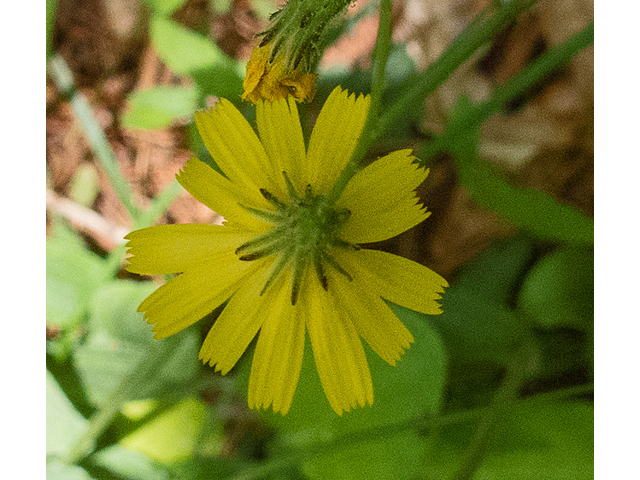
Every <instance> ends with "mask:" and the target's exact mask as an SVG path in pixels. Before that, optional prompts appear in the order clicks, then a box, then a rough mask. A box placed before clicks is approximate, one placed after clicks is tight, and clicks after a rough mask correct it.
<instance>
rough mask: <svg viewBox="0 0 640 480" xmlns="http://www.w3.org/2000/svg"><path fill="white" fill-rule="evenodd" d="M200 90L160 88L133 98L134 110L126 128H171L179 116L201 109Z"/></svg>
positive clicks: (132, 96) (126, 120)
mask: <svg viewBox="0 0 640 480" xmlns="http://www.w3.org/2000/svg"><path fill="white" fill-rule="evenodd" d="M199 95H200V92H199V90H198V88H197V87H195V86H191V87H173V86H158V87H153V88H151V89H149V90H140V91H137V92H133V93H132V94H131V95H129V97H128V100H129V103H130V109H129V111H128V112H127V113H125V115H124V117H123V119H122V124H123V126H125V127H126V128H141V129H150V130H158V129H162V128H166V127H168V126H170V125H171V124H172V123H173V121H174V120H175V119H177V118H179V117H187V116H190V115H192V114H193V112H194V110H196V109H197V108H198V97H199Z"/></svg>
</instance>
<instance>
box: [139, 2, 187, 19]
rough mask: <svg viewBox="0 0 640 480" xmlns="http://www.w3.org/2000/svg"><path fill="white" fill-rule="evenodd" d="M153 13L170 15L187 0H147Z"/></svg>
mask: <svg viewBox="0 0 640 480" xmlns="http://www.w3.org/2000/svg"><path fill="white" fill-rule="evenodd" d="M146 2H147V3H148V4H149V6H150V7H151V9H152V10H153V13H156V14H159V15H164V16H166V17H168V16H170V15H171V14H172V13H173V12H175V11H176V10H177V9H179V8H180V7H181V6H182V5H184V4H185V3H186V2H187V0H146Z"/></svg>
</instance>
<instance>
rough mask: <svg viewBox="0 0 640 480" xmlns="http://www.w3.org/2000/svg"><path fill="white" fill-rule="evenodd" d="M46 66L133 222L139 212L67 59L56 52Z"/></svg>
mask: <svg viewBox="0 0 640 480" xmlns="http://www.w3.org/2000/svg"><path fill="white" fill-rule="evenodd" d="M47 67H48V68H47V71H48V73H49V75H50V76H51V78H52V79H53V81H54V82H55V83H56V85H57V87H58V89H59V90H60V92H61V93H62V94H63V95H66V96H67V97H68V98H69V99H70V102H71V106H72V107H73V113H74V114H75V116H76V119H77V120H78V123H79V124H80V126H81V127H82V129H83V130H84V133H85V135H86V136H87V139H88V140H89V143H90V145H91V148H92V149H93V152H94V154H95V155H96V157H98V160H99V161H100V164H101V165H102V168H103V169H104V170H105V172H106V174H107V178H108V179H109V183H110V184H111V186H112V187H113V189H114V190H115V192H116V195H118V198H119V199H120V202H121V203H122V205H124V208H125V209H126V210H127V212H128V213H129V216H130V217H131V218H132V219H133V220H134V221H135V220H136V219H137V217H138V214H139V212H140V211H139V210H138V208H137V207H136V206H135V205H133V203H132V201H131V197H132V195H131V189H130V188H129V184H128V183H127V181H126V180H125V178H124V177H123V176H122V172H121V171H120V167H119V166H118V161H117V159H116V155H115V153H114V152H113V149H112V148H111V146H110V145H109V141H108V140H107V137H106V135H105V134H104V132H103V131H102V129H101V128H100V125H98V122H97V121H96V119H95V117H94V116H93V112H92V111H91V107H90V105H89V102H87V99H86V98H85V96H84V95H82V94H81V93H79V92H77V91H76V90H75V87H74V85H73V74H72V73H71V71H70V70H69V67H68V65H67V62H65V60H64V58H62V57H61V56H60V55H56V56H54V57H53V58H51V60H49V62H48V64H47Z"/></svg>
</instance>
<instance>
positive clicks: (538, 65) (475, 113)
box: [419, 22, 594, 165]
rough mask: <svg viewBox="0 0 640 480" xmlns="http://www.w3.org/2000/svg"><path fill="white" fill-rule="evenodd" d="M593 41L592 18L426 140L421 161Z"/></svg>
mask: <svg viewBox="0 0 640 480" xmlns="http://www.w3.org/2000/svg"><path fill="white" fill-rule="evenodd" d="M593 41H594V25H593V22H591V23H590V24H589V25H588V26H587V27H586V28H585V29H584V30H582V31H580V32H578V33H577V34H575V35H574V36H573V37H571V38H570V39H569V40H567V41H566V42H564V43H561V44H559V45H556V46H554V47H552V48H550V49H549V51H548V52H547V53H545V54H544V55H543V56H542V57H540V58H539V59H537V60H536V61H535V62H533V63H532V64H531V65H529V66H528V67H526V68H524V69H523V70H522V71H520V72H519V73H517V74H516V75H514V76H513V77H511V78H510V79H509V80H507V81H506V82H505V83H504V84H503V85H502V86H501V87H498V88H497V89H496V90H495V91H494V92H493V94H492V95H491V98H489V99H488V100H486V101H485V102H482V103H481V104H479V105H477V106H475V107H474V108H470V109H469V110H468V113H466V114H465V115H464V116H461V117H459V118H458V121H456V122H452V123H451V124H450V125H448V126H447V131H446V133H444V134H443V135H441V136H440V137H438V138H436V139H435V140H433V141H432V142H429V143H428V144H426V145H425V147H424V148H423V149H422V150H421V152H420V154H419V158H420V159H421V164H422V165H425V164H426V162H427V161H428V160H429V159H430V158H431V157H433V156H434V155H435V154H437V153H439V152H441V151H443V150H446V149H447V147H448V146H449V145H451V144H452V142H455V139H456V138H458V137H460V135H462V134H463V133H464V132H465V131H470V130H472V129H474V128H477V127H479V126H480V124H481V123H482V122H484V121H485V120H487V119H488V118H489V117H490V116H491V115H493V114H495V113H497V112H499V111H501V110H502V108H503V107H504V105H505V104H506V103H507V102H509V101H511V100H513V99H514V98H517V97H519V96H520V95H522V94H523V93H524V92H525V91H527V90H528V89H529V88H531V87H532V86H533V85H535V84H537V83H539V82H540V81H541V80H542V79H543V78H544V77H546V76H547V75H549V74H550V73H551V72H553V71H554V70H556V69H558V68H559V67H561V66H563V65H565V64H566V63H568V62H569V61H570V60H571V59H572V58H573V57H574V56H575V55H576V54H577V53H578V52H580V51H581V50H583V49H585V48H587V47H589V46H591V45H593Z"/></svg>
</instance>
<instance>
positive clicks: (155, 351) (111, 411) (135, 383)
mask: <svg viewBox="0 0 640 480" xmlns="http://www.w3.org/2000/svg"><path fill="white" fill-rule="evenodd" d="M177 343H178V342H177V341H173V340H169V341H166V340H165V341H155V340H154V341H152V342H151V343H150V344H149V347H148V348H147V350H146V351H145V352H144V356H143V357H142V360H141V361H140V362H139V363H138V365H136V366H135V367H134V368H133V370H132V371H131V373H129V375H127V376H126V377H125V378H124V379H123V380H122V381H121V382H120V384H119V385H118V386H117V387H116V388H115V389H114V390H113V391H112V392H111V394H110V395H109V398H108V399H107V400H106V401H105V402H104V404H103V405H102V406H100V407H99V408H98V410H97V411H96V412H95V414H94V415H93V416H92V417H91V418H90V419H89V421H88V423H87V427H86V429H85V431H84V432H83V434H82V435H81V436H80V438H79V439H78V441H77V442H76V444H75V445H74V446H73V448H71V450H70V451H69V454H68V455H67V457H66V462H67V463H69V464H75V463H78V462H80V461H81V460H82V459H83V458H85V457H86V456H88V455H89V454H91V452H93V450H94V448H95V446H96V443H97V441H98V439H99V438H100V435H102V433H103V432H104V430H105V429H106V428H107V427H108V426H109V425H110V424H111V422H112V421H113V419H114V418H115V416H116V415H117V414H118V413H119V412H120V410H121V409H122V405H124V403H125V402H127V401H129V399H131V398H132V396H133V394H134V393H135V391H136V390H137V389H139V388H140V385H143V384H145V382H147V381H148V379H149V378H150V377H152V376H153V375H154V372H157V371H158V370H159V369H160V367H161V365H162V364H163V363H164V362H166V361H167V359H168V358H170V355H171V350H172V349H173V348H174V346H175V345H177Z"/></svg>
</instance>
